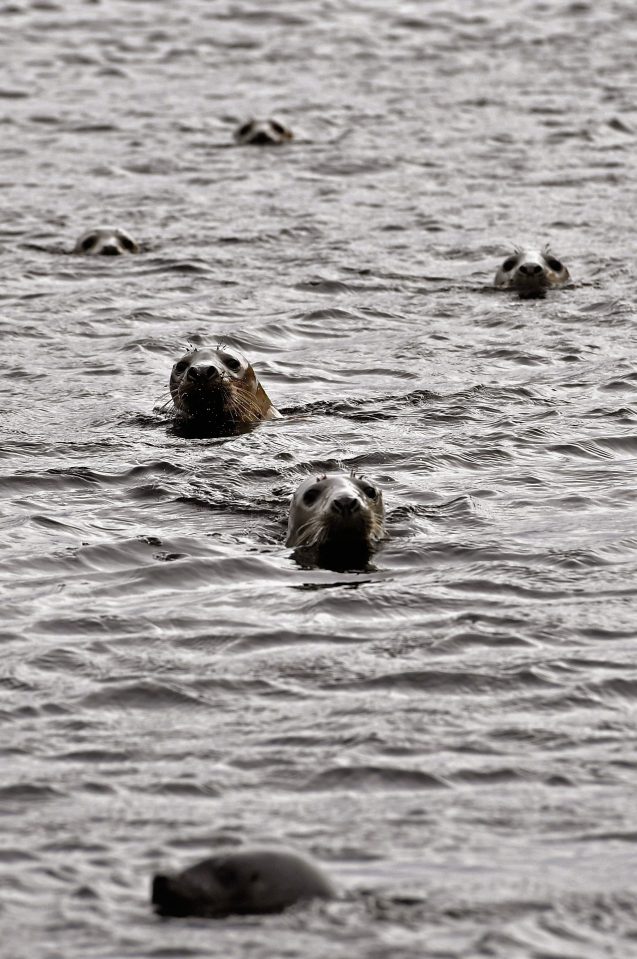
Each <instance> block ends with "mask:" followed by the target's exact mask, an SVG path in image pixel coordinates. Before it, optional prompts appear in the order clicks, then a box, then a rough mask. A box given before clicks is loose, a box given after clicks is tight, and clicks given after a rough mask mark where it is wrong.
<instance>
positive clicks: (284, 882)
mask: <svg viewBox="0 0 637 959" xmlns="http://www.w3.org/2000/svg"><path fill="white" fill-rule="evenodd" d="M334 895H335V889H334V887H333V885H332V883H331V882H330V880H329V879H328V878H327V876H325V874H324V873H323V872H322V871H321V870H320V869H319V867H318V866H317V865H316V864H315V863H313V862H311V861H310V860H308V859H306V858H304V857H303V856H301V855H299V854H298V853H295V852H291V851H288V850H274V849H246V850H238V851H237V852H228V853H225V854H221V855H218V856H212V857H211V858H210V859H204V860H203V861H202V862H199V863H197V864H196V865H194V866H190V868H188V869H184V870H183V872H179V873H176V874H175V875H172V876H170V875H157V876H155V877H154V879H153V883H152V895H151V899H152V904H153V906H154V907H155V912H157V913H158V914H159V915H160V916H207V917H209V918H213V919H221V918H223V917H224V916H230V915H233V914H234V915H250V914H258V913H270V912H281V911H282V910H283V909H286V908H287V907H288V906H293V905H294V904H295V903H297V902H302V901H305V900H310V899H331V898H333V897H334Z"/></svg>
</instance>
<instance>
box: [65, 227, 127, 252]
mask: <svg viewBox="0 0 637 959" xmlns="http://www.w3.org/2000/svg"><path fill="white" fill-rule="evenodd" d="M73 252H74V253H84V254H86V255H87V256H121V255H122V254H124V253H139V243H137V241H136V240H134V239H133V238H132V236H129V234H128V233H127V232H126V230H120V228H119V227H109V226H100V227H96V228H95V229H94V230H87V231H86V233H83V234H82V236H81V237H80V238H79V239H78V241H77V243H76V244H75V247H74V248H73Z"/></svg>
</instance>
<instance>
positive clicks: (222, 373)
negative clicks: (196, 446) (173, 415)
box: [170, 344, 281, 427]
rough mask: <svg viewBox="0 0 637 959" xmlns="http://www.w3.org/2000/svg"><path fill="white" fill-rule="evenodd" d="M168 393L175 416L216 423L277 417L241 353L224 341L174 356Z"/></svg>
mask: <svg viewBox="0 0 637 959" xmlns="http://www.w3.org/2000/svg"><path fill="white" fill-rule="evenodd" d="M170 395H171V396H172V400H173V404H174V407H175V411H176V412H177V414H178V416H181V417H182V418H184V419H188V420H198V421H200V422H201V421H203V422H206V423H209V424H211V425H215V426H219V427H237V426H249V425H251V424H253V423H258V422H259V421H260V420H275V419H280V418H281V414H280V413H279V411H278V410H277V409H275V408H274V406H273V405H272V402H271V400H270V397H269V396H268V394H267V393H266V392H265V390H264V389H263V387H262V386H261V384H260V383H259V381H258V379H257V375H256V373H255V372H254V370H253V369H252V367H251V366H250V364H249V363H248V361H247V359H246V358H245V356H243V355H242V354H241V353H239V351H238V350H235V349H230V347H228V346H226V345H225V344H219V346H217V348H216V349H212V350H205V349H204V350H197V349H194V350H191V351H190V352H189V353H186V354H185V355H184V356H182V357H181V359H180V360H177V362H176V363H175V365H174V366H173V368H172V372H171V374H170Z"/></svg>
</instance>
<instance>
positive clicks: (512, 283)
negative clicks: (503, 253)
mask: <svg viewBox="0 0 637 959" xmlns="http://www.w3.org/2000/svg"><path fill="white" fill-rule="evenodd" d="M569 279H570V274H569V272H568V270H567V269H566V267H565V266H564V264H563V263H562V261H561V260H559V259H558V258H557V257H556V256H553V254H552V253H551V251H550V249H549V248H548V246H545V247H544V249H543V250H520V249H516V250H515V252H514V253H513V254H512V255H511V256H508V257H507V258H506V260H504V262H503V263H502V265H501V266H500V268H499V269H498V272H497V273H496V275H495V280H494V283H495V285H496V287H498V289H500V290H515V292H516V293H517V294H518V296H520V297H521V298H522V299H531V298H533V297H539V296H544V294H545V292H546V290H547V289H548V288H549V287H553V286H563V285H564V284H565V283H567V282H568V280H569Z"/></svg>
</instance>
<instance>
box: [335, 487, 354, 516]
mask: <svg viewBox="0 0 637 959" xmlns="http://www.w3.org/2000/svg"><path fill="white" fill-rule="evenodd" d="M360 508H361V502H360V500H359V499H358V497H357V496H349V495H348V494H347V493H343V494H342V495H341V496H336V497H335V498H334V499H333V500H332V510H333V511H334V512H335V513H338V514H339V515H341V516H349V515H351V514H352V513H357V512H358V510H359V509H360Z"/></svg>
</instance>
